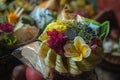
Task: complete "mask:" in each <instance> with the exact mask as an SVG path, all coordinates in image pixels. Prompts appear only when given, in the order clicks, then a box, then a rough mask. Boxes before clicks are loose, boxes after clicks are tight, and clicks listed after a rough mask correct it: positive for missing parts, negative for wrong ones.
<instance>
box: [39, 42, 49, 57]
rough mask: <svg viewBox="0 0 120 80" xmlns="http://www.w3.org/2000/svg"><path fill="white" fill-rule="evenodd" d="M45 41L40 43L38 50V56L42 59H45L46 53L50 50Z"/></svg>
mask: <svg viewBox="0 0 120 80" xmlns="http://www.w3.org/2000/svg"><path fill="white" fill-rule="evenodd" d="M46 42H47V41H46V40H45V41H43V42H42V43H40V50H39V55H40V57H42V58H45V57H46V56H47V52H48V50H49V49H50V48H49V47H48V45H47V44H46Z"/></svg>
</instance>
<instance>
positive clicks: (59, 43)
mask: <svg viewBox="0 0 120 80" xmlns="http://www.w3.org/2000/svg"><path fill="white" fill-rule="evenodd" d="M108 32H109V22H108V21H106V22H104V23H103V24H100V23H98V22H96V21H94V20H91V19H87V18H83V17H81V16H79V15H76V18H75V19H64V20H61V19H60V20H59V19H58V20H57V21H56V22H52V23H50V24H48V25H47V27H46V28H45V30H44V31H43V33H42V34H41V36H40V37H39V40H40V50H39V56H40V57H41V58H42V59H43V61H44V62H45V65H47V66H48V67H50V68H52V69H54V70H56V71H58V72H59V73H65V74H66V73H68V74H72V75H78V74H81V73H83V72H84V71H90V70H92V69H94V67H95V66H96V65H97V64H98V63H99V61H100V59H99V57H98V56H97V55H99V54H101V53H102V46H101V43H102V41H103V40H104V38H105V37H106V36H107V35H108Z"/></svg>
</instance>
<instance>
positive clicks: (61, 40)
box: [47, 29, 67, 54]
mask: <svg viewBox="0 0 120 80" xmlns="http://www.w3.org/2000/svg"><path fill="white" fill-rule="evenodd" d="M47 35H48V36H49V39H48V41H47V42H48V46H49V47H50V48H52V49H54V50H55V51H56V53H58V54H62V53H64V49H63V46H64V45H65V44H66V41H67V36H65V35H64V34H63V33H62V32H58V31H56V30H55V29H54V30H53V31H48V32H47Z"/></svg>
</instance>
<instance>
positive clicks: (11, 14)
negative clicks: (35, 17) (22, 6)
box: [8, 13, 18, 23]
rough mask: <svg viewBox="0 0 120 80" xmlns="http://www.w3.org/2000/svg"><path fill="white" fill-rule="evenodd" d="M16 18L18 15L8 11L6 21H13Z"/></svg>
mask: <svg viewBox="0 0 120 80" xmlns="http://www.w3.org/2000/svg"><path fill="white" fill-rule="evenodd" d="M17 19H18V16H17V14H15V13H10V14H9V15H8V22H9V23H15V22H16V21H17Z"/></svg>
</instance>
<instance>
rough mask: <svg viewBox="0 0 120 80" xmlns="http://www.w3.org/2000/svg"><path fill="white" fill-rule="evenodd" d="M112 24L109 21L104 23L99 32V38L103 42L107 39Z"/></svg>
mask: <svg viewBox="0 0 120 80" xmlns="http://www.w3.org/2000/svg"><path fill="white" fill-rule="evenodd" d="M109 25H110V23H109V21H105V22H104V23H102V24H101V27H100V30H99V31H100V32H99V37H100V38H101V39H102V40H103V39H105V38H106V37H107V35H108V33H109V29H110V27H109Z"/></svg>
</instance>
